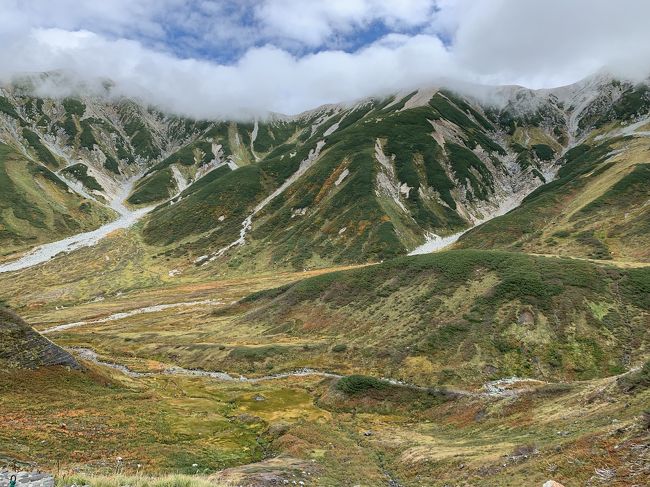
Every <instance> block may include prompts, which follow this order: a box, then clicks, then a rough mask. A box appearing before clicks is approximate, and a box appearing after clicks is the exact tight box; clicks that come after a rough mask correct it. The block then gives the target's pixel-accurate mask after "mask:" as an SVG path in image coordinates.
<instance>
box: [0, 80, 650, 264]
mask: <svg viewBox="0 0 650 487" xmlns="http://www.w3.org/2000/svg"><path fill="white" fill-rule="evenodd" d="M44 76H45V75H44ZM33 81H34V80H33V79H32V80H31V81H30V80H29V79H28V80H24V81H22V84H21V83H17V84H15V85H14V86H12V87H5V88H3V89H2V90H3V95H2V98H1V99H0V111H1V112H2V113H0V140H3V141H4V143H5V144H7V145H8V146H10V147H11V148H12V150H13V151H14V152H16V153H18V154H23V155H24V156H25V158H27V159H29V160H31V161H33V163H34V164H36V165H37V166H38V167H39V171H45V170H47V171H51V172H53V173H54V174H55V175H56V176H57V177H58V178H59V179H60V180H61V181H62V183H63V184H64V185H65V186H67V188H63V186H61V188H62V189H66V190H67V191H68V192H73V193H77V194H78V195H80V196H83V197H84V198H86V199H87V200H90V201H91V202H93V203H94V204H95V206H97V207H99V206H101V205H104V206H107V207H108V206H112V207H113V208H117V206H116V204H119V205H121V204H122V201H121V198H122V193H123V192H124V191H125V190H126V191H128V190H129V189H130V187H131V185H132V186H133V189H132V192H131V193H130V194H128V195H126V198H125V203H126V204H127V205H129V206H131V207H147V208H149V207H153V206H156V205H158V207H157V208H156V209H155V210H154V211H152V212H151V213H150V214H149V215H148V216H147V217H146V219H145V222H144V224H143V225H142V235H143V238H144V241H145V242H146V244H148V245H149V246H150V250H151V252H152V253H153V254H155V255H158V256H164V257H165V258H166V259H178V261H177V264H178V266H179V267H181V268H192V267H193V266H195V265H202V266H205V265H208V267H207V268H206V269H210V268H211V267H210V265H211V264H210V263H215V264H214V265H216V266H217V267H218V268H221V267H222V264H223V263H224V262H227V264H228V266H229V268H231V269H237V270H240V271H242V272H247V271H252V270H255V269H268V268H270V267H276V268H277V267H283V268H294V269H301V268H304V267H310V266H321V265H327V264H332V263H360V262H367V261H380V260H384V259H387V258H392V257H395V256H397V255H402V254H405V253H407V252H410V251H412V250H414V249H416V248H417V247H418V246H420V245H422V244H423V243H425V242H427V241H430V242H432V244H433V245H432V248H435V247H436V242H437V241H438V240H439V239H440V237H445V238H446V239H447V240H448V241H453V240H454V239H455V238H457V236H458V235H459V234H460V233H461V232H464V231H466V230H468V229H470V228H472V227H473V226H475V225H476V224H479V223H481V222H484V221H486V220H490V219H491V218H492V217H494V216H497V215H501V214H503V213H506V212H507V211H508V210H511V209H512V208H515V207H516V206H517V205H518V204H519V203H520V201H521V200H522V199H523V198H524V197H526V196H527V195H528V197H527V198H526V200H525V204H524V206H523V207H522V208H521V209H519V210H517V211H515V212H512V213H511V214H509V215H508V216H507V217H504V219H502V220H497V221H495V222H492V223H488V224H486V225H483V226H482V227H480V230H475V231H472V232H470V233H468V234H467V235H466V236H465V237H464V239H463V242H461V244H460V245H462V246H471V247H481V248H509V249H523V250H526V251H534V252H541V253H560V254H564V253H566V254H571V253H577V254H578V255H582V256H591V257H599V258H603V257H606V256H607V255H609V254H610V253H611V255H612V256H613V257H614V258H626V259H630V260H644V259H647V251H646V250H644V249H647V248H648V245H646V243H647V242H646V240H645V238H646V236H647V232H646V231H645V228H646V226H644V225H645V223H644V222H647V218H646V216H647V206H646V205H645V201H646V199H647V190H646V189H645V185H644V184H643V181H644V177H645V176H644V174H645V173H644V170H643V167H642V166H641V165H642V164H644V162H645V161H644V159H643V154H644V152H645V135H646V131H644V127H643V125H644V124H645V123H646V121H647V119H648V112H649V109H650V101H649V97H648V91H647V89H646V88H645V85H638V86H634V85H631V84H629V83H623V82H619V81H616V80H613V79H611V78H608V77H606V76H599V77H594V78H591V79H588V80H586V81H584V82H581V83H578V84H576V85H572V86H569V87H564V88H558V89H555V90H539V91H533V90H527V89H524V88H519V87H501V88H481V89H478V88H473V89H472V90H469V91H473V92H474V94H473V95H468V94H464V95H461V94H458V93H453V92H451V91H448V90H439V89H421V90H417V91H414V92H412V93H401V94H397V95H394V96H391V97H387V98H383V99H368V100H363V101H361V102H358V103H356V104H352V105H348V106H345V105H328V106H324V107H321V108H319V109H317V110H314V111H310V112H306V113H304V114H301V115H298V116H295V117H282V116H270V117H268V118H267V119H265V120H257V121H254V122H250V123H241V122H234V121H196V120H188V119H184V118H182V117H175V116H170V115H166V114H163V113H160V112H159V111H157V110H156V109H154V108H151V107H144V106H141V105H139V104H137V103H136V102H134V101H129V100H115V99H111V98H110V97H108V96H93V97H91V96H82V97H80V98H74V99H72V98H66V99H62V100H55V99H43V98H38V97H34V96H33V95H32V94H31V91H30V89H31V88H30V83H33ZM108 94H110V87H109V88H107V95H108ZM630 137H633V138H632V139H631V138H630ZM607 151H610V152H611V153H608V152H607ZM613 151H616V152H615V153H614V152H613ZM590 168H592V169H595V170H594V171H590V170H589V169H590ZM556 174H557V175H559V178H560V179H559V180H557V181H552V180H554V179H555V177H556ZM551 181H552V182H551ZM545 183H550V184H545ZM29 184H32V186H33V182H29ZM540 186H541V188H540V189H537V191H535V192H533V190H535V189H536V188H538V187H540ZM610 190H611V192H610ZM531 192H533V193H532V194H530V195H529V193H531ZM553 195H554V196H553ZM617 195H624V196H623V197H621V198H619V197H618V196H617ZM615 196H616V198H615V199H616V202H615V203H614V202H613V201H614V200H613V198H614V197H615ZM170 198H171V201H169V200H170ZM50 199H51V198H50ZM551 200H553V201H551ZM533 202H535V203H534V204H533ZM592 203H593V204H592ZM566 205H568V207H569V211H567V212H565V211H563V208H564V206H566ZM106 211H107V212H108V214H113V213H112V210H108V209H107V210H106ZM547 213H548V214H553V215H555V216H554V217H553V218H551V219H550V220H549V219H547V218H543V217H542V215H545V214H547ZM517 218H518V219H519V222H518V223H516V222H514V219H517ZM24 219H26V221H25V222H22V221H21V223H23V224H24V225H31V226H38V223H36V224H35V223H34V220H35V217H31V216H29V215H27V216H25V218H24ZM501 221H503V222H504V224H506V222H508V223H507V226H506V227H505V228H504V227H503V226H501V224H500V223H497V222H501ZM81 227H82V228H89V227H92V224H91V223H90V222H89V223H87V224H84V222H82V224H81ZM50 228H51V225H50ZM67 231H68V230H65V231H61V232H58V233H57V232H49V233H47V235H43V236H42V237H41V239H40V240H39V239H38V238H36V239H34V240H33V242H34V243H40V242H41V241H43V239H46V238H50V239H55V238H59V237H60V236H61V235H65V234H67V233H66V232H67ZM20 245H23V246H27V245H29V243H28V242H26V241H25V242H20ZM16 248H24V247H19V246H17V247H10V248H8V249H9V250H8V251H9V252H12V251H13V250H15V249H16Z"/></svg>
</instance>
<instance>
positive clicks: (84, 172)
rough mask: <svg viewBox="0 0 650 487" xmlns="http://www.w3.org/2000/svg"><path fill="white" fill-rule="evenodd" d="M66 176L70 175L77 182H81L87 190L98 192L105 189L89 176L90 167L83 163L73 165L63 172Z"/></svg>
mask: <svg viewBox="0 0 650 487" xmlns="http://www.w3.org/2000/svg"><path fill="white" fill-rule="evenodd" d="M61 172H62V173H64V174H69V175H70V176H72V177H73V178H74V179H76V180H77V181H79V182H81V184H83V185H84V186H85V187H86V188H88V189H90V190H91V191H92V190H97V191H102V190H103V189H104V188H102V187H101V185H100V184H99V183H98V182H97V180H96V179H95V178H94V177H92V176H91V175H90V174H88V166H86V165H85V164H82V163H77V164H73V165H72V166H68V167H66V168H65V169H63V170H62V171H61Z"/></svg>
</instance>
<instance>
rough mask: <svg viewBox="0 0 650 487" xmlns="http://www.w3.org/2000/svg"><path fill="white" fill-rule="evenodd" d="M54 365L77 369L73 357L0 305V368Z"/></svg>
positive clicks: (77, 365) (28, 367)
mask: <svg viewBox="0 0 650 487" xmlns="http://www.w3.org/2000/svg"><path fill="white" fill-rule="evenodd" d="M53 365H64V366H67V367H72V368H74V369H79V368H80V365H79V364H78V363H77V361H76V360H75V359H74V358H73V357H72V355H70V354H69V353H67V352H66V351H64V350H63V349H62V348H60V347H57V346H56V345H54V344H53V343H52V342H51V341H49V340H48V339H46V338H45V337H43V336H42V335H41V334H39V333H37V332H36V331H34V329H33V328H32V327H31V326H29V325H28V324H27V323H25V322H24V321H23V320H22V319H20V318H19V317H18V316H17V315H16V314H14V313H12V312H11V311H9V310H7V309H6V308H4V307H2V306H1V305H0V368H2V369H3V370H7V369H12V368H20V369H35V368H38V367H47V366H53Z"/></svg>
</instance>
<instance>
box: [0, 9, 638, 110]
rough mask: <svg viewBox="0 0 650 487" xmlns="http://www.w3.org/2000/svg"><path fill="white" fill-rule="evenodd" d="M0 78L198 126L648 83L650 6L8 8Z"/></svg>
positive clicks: (0, 35) (1, 28) (0, 38)
mask: <svg viewBox="0 0 650 487" xmlns="http://www.w3.org/2000/svg"><path fill="white" fill-rule="evenodd" d="M0 12H1V13H0V78H1V79H2V80H3V81H7V80H10V79H12V78H13V77H14V76H15V75H16V74H24V73H33V72H43V71H51V70H64V71H65V72H67V73H69V74H70V75H71V76H73V77H74V78H75V79H77V80H84V81H88V82H90V81H92V80H95V79H100V78H103V79H106V78H108V79H111V80H113V81H114V82H115V84H116V85H115V93H116V94H118V95H126V96H132V97H138V98H141V99H143V100H145V101H147V102H150V103H153V104H156V105H159V106H160V107H161V108H163V109H166V110H170V111H174V112H177V113H181V114H186V115H191V116H196V117H237V118H241V117H248V116H253V115H262V114H264V113H266V112H268V111H273V112H280V113H287V114H292V113H297V112H300V111H303V110H307V109H310V108H314V107H316V106H318V105H321V104H323V103H332V102H342V101H351V100H355V99H358V98H363V97H366V96H370V95H383V94H387V93H390V92H394V91H398V90H406V89H411V88H414V87H418V86H427V85H432V84H436V82H437V81H438V80H440V79H441V78H446V79H458V80H462V81H468V82H472V83H481V84H521V85H524V86H528V87H532V88H539V87H553V86H560V85H564V84H568V83H571V82H574V81H577V80H579V79H581V78H583V77H585V76H588V75H590V74H592V73H595V72H597V71H598V70H601V69H607V70H609V71H612V72H614V73H616V74H617V75H619V76H621V77H630V78H640V77H644V76H647V75H648V73H650V28H649V27H648V22H649V19H650V1H646V0H211V1H210V0H0Z"/></svg>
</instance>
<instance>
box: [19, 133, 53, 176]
mask: <svg viewBox="0 0 650 487" xmlns="http://www.w3.org/2000/svg"><path fill="white" fill-rule="evenodd" d="M23 137H25V139H26V140H27V143H28V144H29V145H30V147H31V148H32V149H34V152H35V153H36V158H37V159H38V161H39V162H42V163H43V164H46V165H48V166H50V167H54V168H56V167H58V166H59V162H58V161H57V160H56V158H55V157H54V156H53V155H52V153H51V152H50V150H49V149H48V148H47V147H45V146H44V145H43V143H42V142H41V139H40V138H39V137H38V135H36V133H35V132H33V131H31V130H29V129H27V128H24V129H23Z"/></svg>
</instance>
